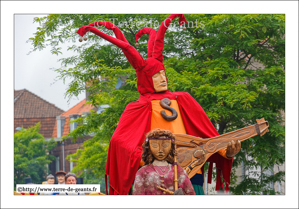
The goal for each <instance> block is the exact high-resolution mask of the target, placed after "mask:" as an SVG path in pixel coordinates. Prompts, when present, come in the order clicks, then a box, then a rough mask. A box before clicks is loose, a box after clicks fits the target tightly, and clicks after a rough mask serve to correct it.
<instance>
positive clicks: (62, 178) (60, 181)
mask: <svg viewBox="0 0 299 209" xmlns="http://www.w3.org/2000/svg"><path fill="white" fill-rule="evenodd" d="M55 175H56V178H57V182H58V184H65V175H66V172H64V171H57V172H56V173H55Z"/></svg>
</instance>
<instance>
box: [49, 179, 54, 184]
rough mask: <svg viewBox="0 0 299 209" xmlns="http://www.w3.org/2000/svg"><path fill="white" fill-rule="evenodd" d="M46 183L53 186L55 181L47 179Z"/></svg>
mask: <svg viewBox="0 0 299 209" xmlns="http://www.w3.org/2000/svg"><path fill="white" fill-rule="evenodd" d="M47 182H48V184H54V182H55V179H48V180H47Z"/></svg>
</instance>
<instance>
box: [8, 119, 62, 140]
mask: <svg viewBox="0 0 299 209" xmlns="http://www.w3.org/2000/svg"><path fill="white" fill-rule="evenodd" d="M55 121H56V117H49V118H15V119H14V132H17V130H16V128H17V127H23V128H29V127H31V126H35V125H36V124H37V123H38V122H40V131H39V133H40V134H42V135H43V136H44V137H45V138H51V137H52V133H53V129H54V125H55Z"/></svg>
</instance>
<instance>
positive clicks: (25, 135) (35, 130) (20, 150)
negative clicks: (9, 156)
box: [14, 123, 56, 186]
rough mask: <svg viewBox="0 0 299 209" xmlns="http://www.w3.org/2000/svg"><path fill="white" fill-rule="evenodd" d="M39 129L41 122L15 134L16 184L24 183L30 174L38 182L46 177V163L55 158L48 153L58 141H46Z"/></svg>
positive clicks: (33, 180)
mask: <svg viewBox="0 0 299 209" xmlns="http://www.w3.org/2000/svg"><path fill="white" fill-rule="evenodd" d="M39 129H40V123H37V124H36V125H35V126H32V127H29V128H28V129H24V128H22V129H21V130H20V131H17V132H16V133H15V134H14V186H16V184H24V183H25V182H24V178H25V177H28V176H30V177H31V179H32V182H34V183H38V184H41V183H42V182H43V181H45V179H46V175H47V172H46V171H47V168H46V165H47V164H48V163H51V161H52V160H53V159H54V156H52V155H49V154H47V153H48V151H49V150H51V149H53V148H54V147H55V146H56V142H55V141H54V140H53V139H52V140H50V141H46V140H45V138H44V137H43V136H42V135H41V134H40V133H39Z"/></svg>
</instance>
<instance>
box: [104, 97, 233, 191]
mask: <svg viewBox="0 0 299 209" xmlns="http://www.w3.org/2000/svg"><path fill="white" fill-rule="evenodd" d="M163 98H169V99H175V100H177V102H178V105H179V108H180V112H181V115H182V119H183V122H184V125H185V128H186V132H187V134H189V135H193V136H196V137H202V138H210V137H214V136H218V135H219V134H218V132H217V131H216V129H215V128H214V126H213V124H212V123H211V121H210V119H209V118H208V116H207V115H206V113H205V112H204V110H203V109H202V107H201V106H200V105H199V104H198V103H197V102H196V100H195V99H194V98H193V97H192V96H191V95H190V94H189V93H185V92H170V91H167V92H164V93H149V94H144V95H141V96H140V97H139V99H138V100H137V101H135V102H132V103H130V104H128V105H127V107H126V109H125V110H124V112H123V114H122V115H121V118H120V120H119V123H118V126H117V128H116V130H115V132H114V134H113V136H112V138H111V141H110V145H109V150H108V156H107V164H106V172H105V174H106V175H107V176H109V194H120V195H126V194H128V192H129V190H130V188H131V186H132V184H133V182H134V178H135V175H136V172H137V170H138V167H139V163H140V160H141V154H142V143H143V141H144V139H145V134H146V133H147V132H149V131H150V127H151V126H150V124H151V110H152V106H151V100H154V99H156V100H161V99H163ZM208 161H209V162H212V163H213V162H214V163H216V167H217V181H216V190H219V188H220V185H221V183H222V181H221V177H220V176H221V174H222V177H223V180H224V181H225V182H226V185H227V187H226V190H227V191H228V185H229V183H230V171H231V167H232V160H227V159H225V158H224V157H222V156H221V155H219V154H218V153H215V154H214V155H212V156H211V157H210V158H209V159H208ZM211 165H213V164H211V163H210V168H209V183H210V182H211V174H212V169H211V168H212V167H211ZM202 168H203V167H202ZM106 186H107V183H106Z"/></svg>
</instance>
